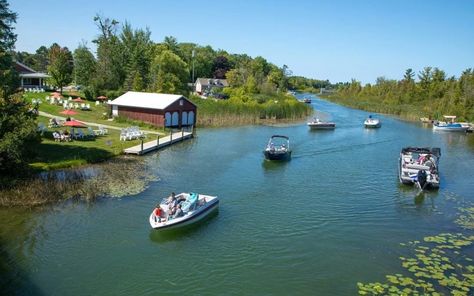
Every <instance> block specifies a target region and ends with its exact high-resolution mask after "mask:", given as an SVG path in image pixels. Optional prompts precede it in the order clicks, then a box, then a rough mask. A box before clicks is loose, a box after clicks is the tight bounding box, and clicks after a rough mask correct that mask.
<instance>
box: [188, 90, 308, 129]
mask: <svg viewBox="0 0 474 296" xmlns="http://www.w3.org/2000/svg"><path fill="white" fill-rule="evenodd" d="M191 99H192V101H193V103H195V104H196V105H197V106H198V116H197V126H198V127H226V126H240V125H260V124H276V123H288V122H297V121H301V120H303V119H305V118H307V117H308V116H310V115H311V114H312V113H313V112H314V110H313V108H311V107H310V106H308V105H307V104H304V103H301V102H299V101H298V100H297V99H296V98H295V97H293V96H289V95H286V94H285V95H255V96H253V97H247V96H243V97H238V96H236V97H231V98H230V99H228V100H214V99H201V98H199V97H197V96H191Z"/></svg>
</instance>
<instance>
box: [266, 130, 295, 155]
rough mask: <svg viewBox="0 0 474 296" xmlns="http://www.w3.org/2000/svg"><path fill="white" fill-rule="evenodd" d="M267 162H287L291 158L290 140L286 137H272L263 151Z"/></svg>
mask: <svg viewBox="0 0 474 296" xmlns="http://www.w3.org/2000/svg"><path fill="white" fill-rule="evenodd" d="M263 154H264V155H265V158H266V159H268V160H288V159H290V158H291V149H290V139H289V138H288V137H287V136H280V135H273V136H271V137H270V140H268V143H267V146H266V147H265V150H264V151H263Z"/></svg>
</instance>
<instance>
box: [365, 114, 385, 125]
mask: <svg viewBox="0 0 474 296" xmlns="http://www.w3.org/2000/svg"><path fill="white" fill-rule="evenodd" d="M364 126H365V127H366V128H379V127H381V126H382V123H381V122H380V120H379V119H377V118H373V117H372V115H369V118H367V119H366V120H365V121H364Z"/></svg>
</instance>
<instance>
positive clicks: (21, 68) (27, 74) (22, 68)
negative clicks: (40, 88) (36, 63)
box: [15, 61, 51, 78]
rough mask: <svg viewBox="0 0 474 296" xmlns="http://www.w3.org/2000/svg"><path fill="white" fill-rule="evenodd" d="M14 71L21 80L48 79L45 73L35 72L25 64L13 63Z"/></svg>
mask: <svg viewBox="0 0 474 296" xmlns="http://www.w3.org/2000/svg"><path fill="white" fill-rule="evenodd" d="M15 69H16V71H17V72H18V73H19V74H20V77H23V78H49V77H51V76H49V75H48V74H46V73H41V72H36V71H35V70H33V69H31V68H30V67H28V66H27V65H25V64H22V63H20V62H18V61H15Z"/></svg>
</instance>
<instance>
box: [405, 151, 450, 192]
mask: <svg viewBox="0 0 474 296" xmlns="http://www.w3.org/2000/svg"><path fill="white" fill-rule="evenodd" d="M440 157H441V149H440V148H421V147H405V148H403V149H402V151H401V152H400V158H399V162H398V174H399V179H400V182H401V183H403V184H417V186H418V187H419V188H420V189H422V190H423V189H425V188H432V189H437V188H439V172H438V164H439V158H440Z"/></svg>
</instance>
